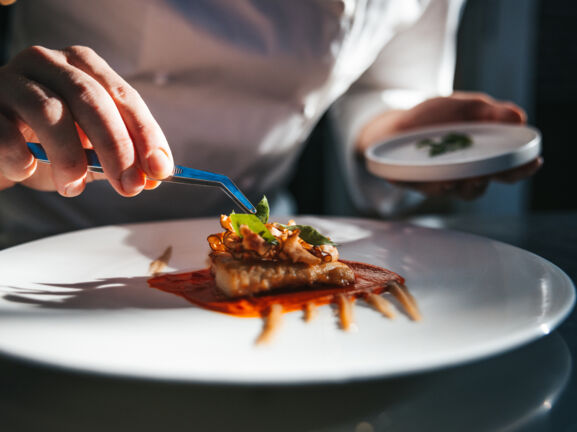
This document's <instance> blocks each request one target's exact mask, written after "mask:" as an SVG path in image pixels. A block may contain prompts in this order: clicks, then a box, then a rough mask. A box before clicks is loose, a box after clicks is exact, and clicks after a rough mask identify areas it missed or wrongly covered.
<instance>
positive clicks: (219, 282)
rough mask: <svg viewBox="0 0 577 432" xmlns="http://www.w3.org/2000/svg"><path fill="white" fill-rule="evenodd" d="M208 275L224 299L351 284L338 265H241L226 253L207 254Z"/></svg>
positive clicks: (347, 270) (346, 272)
mask: <svg viewBox="0 0 577 432" xmlns="http://www.w3.org/2000/svg"><path fill="white" fill-rule="evenodd" d="M211 271H212V273H213V275H214V278H215V281H216V286H217V287H218V288H219V289H220V290H221V291H222V292H223V293H224V294H226V295H227V296H228V297H239V296H244V295H250V294H256V293H260V292H263V291H270V290H275V289H279V288H285V287H293V286H312V285H316V284H330V285H338V286H344V285H348V284H350V283H353V282H354V281H355V273H354V272H353V270H351V269H350V268H349V267H348V266H347V265H346V264H344V263H342V262H341V261H329V262H325V263H320V264H313V265H310V264H305V263H292V262H290V261H257V260H252V261H245V260H238V259H234V258H233V257H232V256H231V255H229V254H226V253H213V254H211Z"/></svg>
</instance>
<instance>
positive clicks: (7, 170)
mask: <svg viewBox="0 0 577 432" xmlns="http://www.w3.org/2000/svg"><path fill="white" fill-rule="evenodd" d="M35 170H36V159H34V157H33V156H32V154H30V152H29V151H28V149H27V148H26V141H25V140H24V137H23V136H22V134H21V133H20V131H19V130H18V128H17V127H16V126H15V125H14V124H13V123H12V122H10V121H9V120H8V119H7V118H6V117H5V116H4V115H2V114H0V179H3V180H0V181H1V183H2V184H3V185H4V187H2V189H5V188H6V187H8V186H9V184H10V183H12V184H13V183H15V182H19V181H22V180H24V179H26V178H28V177H30V176H31V175H32V174H33V173H34V171H35Z"/></svg>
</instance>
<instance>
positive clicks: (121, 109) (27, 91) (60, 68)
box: [0, 47, 173, 196]
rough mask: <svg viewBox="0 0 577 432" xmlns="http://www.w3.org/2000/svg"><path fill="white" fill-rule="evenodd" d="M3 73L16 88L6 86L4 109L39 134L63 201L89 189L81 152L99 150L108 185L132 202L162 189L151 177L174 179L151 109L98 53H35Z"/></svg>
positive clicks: (1, 97)
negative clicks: (132, 198) (139, 195)
mask: <svg viewBox="0 0 577 432" xmlns="http://www.w3.org/2000/svg"><path fill="white" fill-rule="evenodd" d="M2 72H3V73H2V80H3V81H4V82H6V80H5V79H4V76H8V77H9V79H11V80H12V82H11V83H10V84H6V83H4V85H0V109H1V110H2V111H4V112H7V111H9V112H11V113H13V114H14V117H17V118H19V119H22V121H23V122H24V123H26V124H27V125H29V126H30V128H31V129H33V130H34V131H35V133H36V135H37V136H38V138H39V139H40V140H41V142H42V144H43V145H44V147H45V149H46V152H47V153H48V156H49V158H50V159H51V161H52V162H53V166H54V170H53V171H54V173H55V174H54V184H55V186H56V187H57V189H58V191H59V192H60V193H61V194H63V195H66V196H73V195H74V194H77V193H80V192H81V191H82V189H83V188H84V184H85V182H86V160H85V156H84V153H83V152H82V147H93V148H94V149H95V150H96V152H97V153H98V155H99V159H100V161H101V163H102V166H103V170H104V174H105V175H106V177H107V179H108V181H109V182H110V183H111V184H112V186H113V187H114V188H115V189H116V190H117V191H118V192H119V193H120V194H122V195H125V196H132V195H136V194H137V193H139V192H140V191H141V190H143V189H144V188H146V189H151V188H154V187H156V186H157V185H158V183H157V182H153V181H147V179H146V176H148V177H150V178H154V179H162V178H165V177H167V176H169V175H170V174H171V173H172V169H173V160H172V155H171V152H170V148H169V146H168V143H167V142H166V139H165V137H164V135H163V133H162V131H161V129H160V127H159V126H158V124H157V122H156V121H155V120H154V118H153V116H152V114H151V113H150V111H149V110H148V108H147V107H146V104H145V103H144V101H143V100H142V98H141V97H140V96H139V95H138V93H137V92H136V90H134V89H133V88H132V87H131V86H130V85H128V83H126V82H125V81H124V80H123V79H122V78H121V77H120V76H119V75H118V74H116V73H115V72H114V71H113V70H112V69H111V68H110V66H108V64H107V63H106V62H105V61H104V60H102V59H101V58H100V57H99V56H98V55H97V54H95V53H94V51H92V50H91V49H89V48H86V47H70V48H67V49H65V50H63V51H54V50H49V49H46V48H42V47H32V48H29V49H27V50H25V51H23V52H22V53H20V54H19V55H18V56H17V57H16V58H15V59H14V60H13V61H12V62H11V64H10V65H9V66H8V67H6V68H4V70H3V71H2ZM2 92H3V93H2ZM0 126H1V125H0ZM10 142H11V143H15V141H14V139H12V140H11V141H10ZM7 147H9V148H11V149H13V150H14V149H16V148H18V146H16V145H15V144H11V145H7ZM20 148H21V149H22V148H23V147H22V146H20ZM0 152H1V149H0ZM20 157H21V158H22V157H23V155H22V154H21V155H20ZM0 163H1V161H0Z"/></svg>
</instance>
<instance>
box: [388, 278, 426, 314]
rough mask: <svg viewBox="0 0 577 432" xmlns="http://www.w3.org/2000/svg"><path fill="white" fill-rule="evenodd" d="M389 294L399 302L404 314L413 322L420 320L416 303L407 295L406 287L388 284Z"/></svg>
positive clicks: (393, 283) (394, 283)
mask: <svg viewBox="0 0 577 432" xmlns="http://www.w3.org/2000/svg"><path fill="white" fill-rule="evenodd" d="M389 292H390V293H391V294H392V295H393V296H394V297H395V298H396V299H397V300H398V301H399V303H400V304H401V306H403V308H404V309H405V312H406V313H407V315H409V317H410V318H411V319H412V320H413V321H420V320H421V313H420V312H419V309H418V307H417V303H416V302H415V299H414V298H413V296H412V295H411V294H409V292H408V290H407V287H406V286H404V285H400V284H398V283H396V282H391V283H390V284H389Z"/></svg>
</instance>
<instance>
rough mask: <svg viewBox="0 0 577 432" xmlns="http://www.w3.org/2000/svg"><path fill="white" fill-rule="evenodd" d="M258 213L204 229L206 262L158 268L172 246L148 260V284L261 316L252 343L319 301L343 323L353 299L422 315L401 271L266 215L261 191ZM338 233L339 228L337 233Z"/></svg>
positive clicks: (211, 306) (307, 314) (350, 320)
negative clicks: (360, 258) (350, 254)
mask: <svg viewBox="0 0 577 432" xmlns="http://www.w3.org/2000/svg"><path fill="white" fill-rule="evenodd" d="M256 209H257V211H256V214H248V213H245V214H239V213H235V212H233V213H231V214H230V215H221V216H220V226H221V229H222V230H223V231H221V232H218V233H215V234H211V235H209V236H208V238H207V240H208V245H209V246H210V253H209V255H208V258H209V262H210V266H209V267H208V268H203V269H200V270H196V271H192V272H185V273H177V274H164V275H162V274H158V273H159V270H158V269H159V266H161V265H163V264H165V265H167V264H168V258H169V252H170V251H171V249H170V247H169V248H168V249H167V250H166V251H165V252H163V254H162V255H161V256H160V257H159V258H157V259H155V260H154V261H153V262H152V264H151V267H150V268H151V269H155V270H154V271H153V272H152V273H153V275H154V277H153V278H151V279H149V280H148V284H149V285H150V286H151V287H152V288H157V289H160V290H162V291H165V292H168V293H172V294H176V295H178V296H181V297H183V298H185V299H187V300H188V301H189V302H191V303H192V304H194V305H197V306H200V307H202V308H204V309H207V310H212V311H216V312H221V313H226V314H229V315H233V316H237V317H260V318H263V319H264V326H263V330H262V332H261V333H260V335H259V336H258V338H257V339H256V343H257V344H259V343H267V342H270V340H271V339H272V337H273V336H274V334H275V333H276V331H277V330H278V328H279V326H280V323H281V320H282V315H283V313H288V312H294V311H302V312H303V313H304V319H305V321H306V322H310V321H312V320H313V318H314V317H315V315H316V312H317V308H318V307H320V306H326V305H334V306H336V307H337V308H338V316H339V322H340V326H341V328H342V329H343V330H347V331H348V330H350V329H351V327H352V326H353V324H354V317H353V309H354V304H355V302H356V301H359V302H363V301H364V302H365V304H366V305H370V306H372V307H374V308H375V309H376V310H377V311H378V312H380V313H381V314H382V315H383V316H385V317H387V318H394V316H395V312H394V311H393V306H392V304H391V302H390V300H389V299H388V298H392V299H394V300H396V302H397V303H398V305H399V307H400V308H401V310H402V311H404V312H405V313H406V314H407V315H408V316H409V317H410V318H411V319H413V320H414V321H419V320H420V319H421V315H420V312H419V310H418V306H417V302H416V300H415V299H414V297H413V296H412V295H411V294H410V292H409V290H408V289H407V287H406V286H405V284H404V278H403V277H402V276H400V275H398V274H396V273H395V272H393V271H391V270H388V269H385V268H383V267H379V266H376V265H371V264H366V263H360V262H355V261H347V260H343V259H340V257H339V250H338V248H337V244H336V243H335V242H333V241H332V240H331V239H330V238H329V237H326V236H324V235H322V234H321V233H320V232H319V231H317V229H316V228H314V227H312V226H310V225H298V224H296V222H295V221H294V220H292V219H291V220H290V221H289V222H288V224H283V223H280V222H273V221H271V220H269V206H268V201H267V199H266V197H263V199H262V200H261V201H260V202H259V203H258V205H257V206H256ZM337 234H338V233H337Z"/></svg>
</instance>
